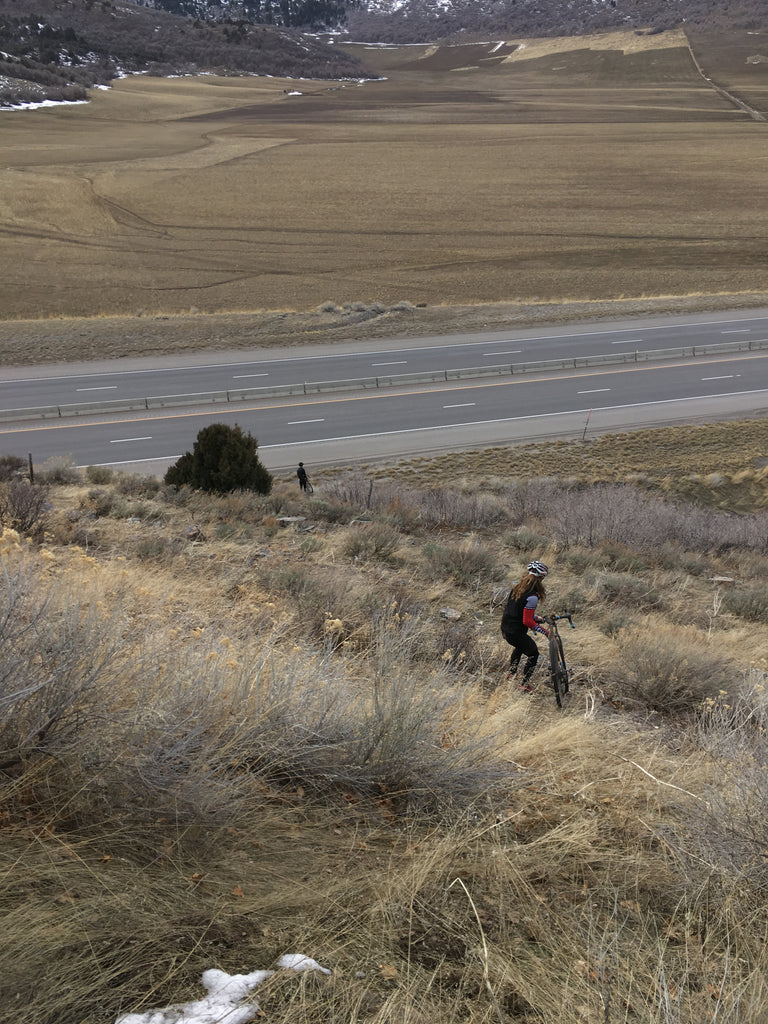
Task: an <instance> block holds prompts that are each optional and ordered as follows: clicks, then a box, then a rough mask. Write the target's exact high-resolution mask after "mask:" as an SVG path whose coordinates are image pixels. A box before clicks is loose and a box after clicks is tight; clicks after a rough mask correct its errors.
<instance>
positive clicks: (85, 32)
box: [0, 0, 365, 106]
mask: <svg viewBox="0 0 768 1024" xmlns="http://www.w3.org/2000/svg"><path fill="white" fill-rule="evenodd" d="M139 71H143V72H149V73H150V74H156V75H171V74H195V73H199V72H202V71H208V72H216V73H219V74H259V75H275V76H286V77H295V78H357V77H361V76H363V75H364V74H365V71H364V69H363V68H362V66H361V65H360V64H359V63H358V61H357V60H356V59H355V58H354V57H351V56H349V55H348V54H346V53H343V52H342V51H340V50H339V49H338V48H336V47H333V46H329V45H328V44H327V43H325V42H321V41H320V40H317V39H313V38H310V37H307V36H303V35H301V34H300V33H298V32H297V31H295V30H293V29H291V28H287V27H284V26H275V25H259V24H255V23H253V22H249V21H243V20H238V21H235V20H232V19H230V20H217V21H210V20H207V21H201V20H200V19H196V18H191V17H187V16H185V15H184V14H180V13H177V14H172V13H169V12H168V11H163V10H155V9H152V8H150V7H147V6H141V5H139V4H134V3H125V2H118V3H113V2H111V0H102V2H99V3H94V0H69V2H68V3H66V4H64V3H58V2H56V0H0V105H6V106H8V105H11V104H17V103H22V102H32V101H40V100H44V99H49V100H78V99H85V98H86V90H87V89H88V88H89V87H91V86H93V85H96V84H98V83H106V82H109V81H110V80H112V79H113V78H116V77H118V76H120V75H123V74H127V73H130V72H139Z"/></svg>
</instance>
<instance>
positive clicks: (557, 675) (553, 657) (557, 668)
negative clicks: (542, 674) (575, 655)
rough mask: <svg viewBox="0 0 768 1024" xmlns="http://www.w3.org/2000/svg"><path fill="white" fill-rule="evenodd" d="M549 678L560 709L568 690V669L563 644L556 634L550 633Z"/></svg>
mask: <svg viewBox="0 0 768 1024" xmlns="http://www.w3.org/2000/svg"><path fill="white" fill-rule="evenodd" d="M549 676H550V679H551V680H552V688H553V689H554V691H555V700H556V701H557V706H558V707H559V708H561V707H562V706H563V702H564V700H565V697H566V695H567V693H568V690H569V686H568V668H567V666H566V664H565V655H564V654H563V642H562V640H561V639H560V637H559V636H557V634H556V633H552V634H551V635H550V638H549Z"/></svg>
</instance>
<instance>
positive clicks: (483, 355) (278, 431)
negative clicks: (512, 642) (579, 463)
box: [0, 311, 768, 474]
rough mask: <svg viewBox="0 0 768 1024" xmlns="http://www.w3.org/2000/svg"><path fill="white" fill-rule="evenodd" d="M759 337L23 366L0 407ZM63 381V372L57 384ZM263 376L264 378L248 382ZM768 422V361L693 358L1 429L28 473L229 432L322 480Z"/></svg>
mask: <svg viewBox="0 0 768 1024" xmlns="http://www.w3.org/2000/svg"><path fill="white" fill-rule="evenodd" d="M766 338H768V314H767V313H765V311H760V312H756V313H751V314H740V315H738V316H737V315H734V316H733V317H730V316H727V315H722V314H720V315H714V314H713V315H712V316H708V317H696V318H693V317H690V318H673V319H670V320H669V321H663V322H661V321H642V322H637V323H623V324H612V325H605V324H601V325H599V326H592V327H591V328H590V327H589V325H583V324H582V325H579V327H578V328H576V329H574V330H573V331H572V332H564V331H563V330H562V328H560V329H552V330H547V331H541V330H539V331H531V330H527V331H515V332H509V333H508V334H505V335H504V336H500V334H499V333H498V332H496V333H494V334H489V335H475V336H472V337H469V338H458V337H447V338H442V339H426V340H425V339H419V340H418V341H417V342H412V343H409V342H408V341H407V340H402V341H398V342H396V343H392V344H391V345H389V344H385V345H381V343H379V344H374V343H368V344H365V345H358V346H356V345H354V343H351V344H345V345H343V346H326V347H323V348H319V349H318V348H316V349H308V350H304V351H303V352H302V354H301V355H300V356H297V355H296V350H295V349H294V350H292V352H291V354H290V355H287V353H286V354H283V353H280V354H278V355H277V356H276V354H275V352H274V350H270V352H269V354H268V358H267V357H266V356H265V357H264V358H262V355H263V354H262V353H259V352H254V353H253V354H252V358H251V357H250V354H249V357H246V358H244V357H243V353H242V352H241V353H238V354H237V357H236V358H233V359H228V358H226V357H225V358H221V357H220V354H218V353H217V358H216V360H215V361H214V360H211V361H208V360H207V359H206V356H205V354H204V353H203V354H200V355H199V356H197V357H195V358H193V359H186V360H185V361H184V362H183V363H177V362H173V363H172V362H171V361H170V360H144V361H142V362H141V363H140V364H139V363H136V362H135V361H121V362H120V363H119V364H117V365H115V364H101V365H93V366H87V367H83V366H78V367H74V366H73V367H43V368H40V367H35V368H34V370H33V371H31V372H30V373H29V374H27V375H25V374H24V371H23V369H22V370H18V371H14V372H15V373H16V374H18V376H17V378H16V379H8V378H7V379H6V380H4V381H2V382H0V406H1V407H3V408H5V409H19V408H25V407H35V406H43V405H53V404H60V405H64V404H73V403H78V402H81V403H86V402H92V401H100V400H109V399H117V398H128V397H138V396H143V397H146V396H151V395H152V394H153V393H154V394H157V395H174V394H176V395H178V394H197V393H201V392H206V391H217V390H227V389H231V388H236V387H259V386H261V382H263V384H264V386H275V385H276V384H284V383H295V382H297V381H313V380H314V381H320V380H325V381H328V380H343V379H348V378H357V377H369V376H376V375H378V374H380V373H383V374H386V375H391V374H397V373H400V372H402V373H413V372H420V371H425V370H428V369H434V368H440V369H446V368H447V369H452V368H457V367H462V366H465V367H470V366H492V365H502V364H504V363H515V362H526V361H532V360H539V359H559V358H565V357H572V356H584V355H601V354H608V353H615V352H617V351H633V350H637V351H638V352H641V351H642V352H647V351H663V350H664V349H665V348H679V347H681V346H690V345H693V344H695V345H711V344H718V343H728V342H734V341H745V340H765V339H766ZM62 371H67V372H62ZM261 374H264V375H265V376H263V377H262V376H259V375H261ZM767 409H768V351H767V352H765V353H763V352H752V353H738V354H736V353H734V354H726V355H722V356H711V357H706V358H697V359H680V360H676V359H664V360H662V361H660V362H658V363H655V362H651V363H647V362H641V363H638V364H627V365H622V366H618V367H617V366H607V367H605V368H596V367H590V368H587V369H583V370H577V371H574V370H570V371H562V372H557V373H549V372H547V373H529V374H526V375H524V376H520V377H503V378H495V377H494V378H484V379H483V380H481V381H476V380H471V381H463V382H455V383H448V384H446V383H442V384H439V385H412V386H405V387H389V388H387V389H385V390H382V391H374V392H357V391H350V392H343V393H331V394H326V395H322V396H297V397H295V398H294V397H291V398H280V399H275V398H272V399H257V400H253V401H251V400H247V401H244V402H238V403H233V404H231V405H224V406H215V407H206V406H205V405H204V404H201V403H197V402H194V403H193V402H190V404H189V405H185V406H184V407H181V408H178V407H177V408H174V409H172V410H163V411H161V412H159V413H156V412H143V413H140V414H129V413H117V414H112V415H98V416H92V415H89V416H88V417H84V418H83V419H80V418H77V419H65V420H54V421H46V422H36V421H35V422H18V423H7V424H4V425H3V427H2V429H0V434H2V441H0V451H3V452H5V453H12V454H16V455H22V456H24V457H26V456H27V455H28V454H31V455H32V456H33V459H34V461H35V463H37V464H40V463H41V462H43V461H44V460H45V459H47V458H49V457H50V456H55V455H58V456H60V455H71V456H72V457H73V458H74V460H75V461H76V463H77V464H78V465H113V466H116V467H121V468H126V469H131V470H138V471H141V472H149V473H158V474H159V473H162V472H163V471H164V470H165V468H166V467H167V466H168V465H170V464H171V463H173V462H174V461H175V460H176V459H177V458H178V457H179V456H180V455H181V454H183V453H184V452H185V451H188V450H189V449H191V447H192V445H193V443H194V439H195V437H196V436H197V433H198V432H199V430H201V429H202V428H203V427H204V426H206V425H208V424H209V423H212V422H224V423H230V424H234V423H238V424H239V425H240V426H241V427H242V428H243V429H244V430H248V431H250V432H251V433H252V434H253V435H254V436H255V437H256V438H257V439H258V441H259V448H260V451H261V454H262V459H263V461H264V463H265V465H266V466H267V467H268V468H269V469H271V470H273V471H280V470H283V469H287V468H289V467H292V466H294V465H295V464H296V462H297V461H298V460H299V459H302V460H303V461H304V462H306V463H307V464H308V465H313V466H321V465H328V464H344V463H356V462H368V463H372V462H376V461H377V460H380V461H392V460H393V459H396V458H397V457H399V456H407V455H412V454H416V453H437V452H441V451H446V450H453V449H461V448H463V449H466V448H478V447H488V446H492V445H497V444H513V443H515V442H521V441H526V440H534V439H540V438H546V437H577V436H578V437H581V436H585V433H586V436H589V435H590V434H592V435H594V434H595V433H603V432H607V431H614V430H625V429H632V428H637V427H641V426H649V425H655V424H670V423H689V422H697V421H712V420H717V419H724V418H728V417H734V416H738V417H748V416H751V415H762V414H764V413H765V411H766V410H767Z"/></svg>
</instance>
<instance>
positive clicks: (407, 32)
mask: <svg viewBox="0 0 768 1024" xmlns="http://www.w3.org/2000/svg"><path fill="white" fill-rule="evenodd" d="M158 2H166V0H158ZM682 24H692V25H699V26H701V25H706V26H707V27H708V28H710V29H717V28H728V29H730V28H734V27H741V28H760V27H763V26H765V25H766V24H768V12H766V4H765V0H568V2H564V0H347V2H346V28H347V30H348V32H349V35H350V37H351V38H354V39H358V40H360V41H377V42H431V41H433V40H435V39H437V38H442V39H447V38H450V37H452V36H454V35H457V34H461V35H462V36H464V37H466V36H467V35H468V34H473V35H475V36H476V37H478V36H484V37H485V38H488V37H489V36H496V37H498V36H500V35H509V34H513V35H517V36H529V37H530V36H559V35H562V36H568V35H584V34H587V33H590V32H598V31H602V30H606V29H616V28H629V29H634V28H638V29H640V28H643V29H656V30H659V31H663V30H664V29H670V28H675V27H677V26H679V25H682Z"/></svg>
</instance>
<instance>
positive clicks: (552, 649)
mask: <svg viewBox="0 0 768 1024" xmlns="http://www.w3.org/2000/svg"><path fill="white" fill-rule="evenodd" d="M561 619H567V620H568V622H569V624H570V627H571V629H576V627H575V626H574V624H573V617H572V616H571V614H570V612H562V613H561V614H560V615H549V616H545V617H544V622H545V623H546V624H547V625H548V626H549V679H550V682H551V683H552V688H553V690H554V691H555V700H556V701H557V706H558V707H559V708H561V707H562V706H563V702H564V700H565V697H566V696H567V694H568V691H569V689H570V681H569V677H568V666H567V665H566V664H565V655H564V654H563V641H562V640H561V639H560V633H559V631H558V628H557V623H558V622H559V621H560V620H561Z"/></svg>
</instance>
